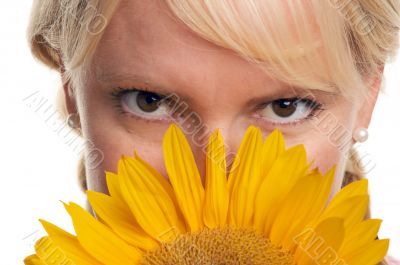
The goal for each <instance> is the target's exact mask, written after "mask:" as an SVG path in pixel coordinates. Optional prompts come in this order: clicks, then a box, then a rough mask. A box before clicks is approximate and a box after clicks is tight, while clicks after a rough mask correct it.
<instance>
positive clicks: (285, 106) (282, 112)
mask: <svg viewBox="0 0 400 265" xmlns="http://www.w3.org/2000/svg"><path fill="white" fill-rule="evenodd" d="M272 109H273V111H274V113H275V114H276V115H278V116H280V117H283V118H286V117H289V116H291V115H292V114H293V113H294V112H295V111H296V109H297V104H296V101H293V100H291V99H279V100H275V101H274V102H272Z"/></svg>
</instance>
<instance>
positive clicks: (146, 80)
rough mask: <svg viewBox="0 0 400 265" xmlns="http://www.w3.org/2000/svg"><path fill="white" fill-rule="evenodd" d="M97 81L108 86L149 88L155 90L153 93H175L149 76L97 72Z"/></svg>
mask: <svg viewBox="0 0 400 265" xmlns="http://www.w3.org/2000/svg"><path fill="white" fill-rule="evenodd" d="M96 80H97V81H99V82H101V83H104V84H106V85H115V84H116V83H128V84H130V83H132V82H134V83H133V84H132V86H134V85H136V84H137V85H142V86H146V88H147V86H148V88H149V89H152V90H154V91H153V92H157V93H160V94H170V93H172V92H173V91H171V90H170V89H168V88H167V87H166V86H165V85H163V84H161V83H159V82H157V81H156V80H153V79H152V78H150V77H149V76H145V75H141V74H139V73H123V72H115V73H113V72H111V73H104V72H101V73H99V72H97V73H96Z"/></svg>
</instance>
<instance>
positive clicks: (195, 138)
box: [183, 121, 246, 184]
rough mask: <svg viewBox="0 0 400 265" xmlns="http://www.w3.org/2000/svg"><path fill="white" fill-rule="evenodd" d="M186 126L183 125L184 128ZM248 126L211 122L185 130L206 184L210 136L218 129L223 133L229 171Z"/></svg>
mask: <svg viewBox="0 0 400 265" xmlns="http://www.w3.org/2000/svg"><path fill="white" fill-rule="evenodd" d="M184 129H185V128H184V127H183V130H184ZM245 129H246V128H241V127H239V126H235V125H232V124H229V123H224V122H221V121H220V122H212V123H211V122H209V123H207V124H204V125H203V126H202V127H201V128H200V129H199V130H197V131H193V130H192V131H191V133H188V132H190V131H189V130H188V131H187V132H185V134H186V137H187V139H188V141H189V144H190V146H191V148H192V151H193V155H194V158H195V160H196V163H197V166H198V169H199V172H200V175H201V177H202V180H203V184H204V177H205V172H206V156H207V146H208V141H209V137H210V136H211V135H212V134H213V133H215V131H216V130H218V131H219V133H220V134H221V136H222V138H223V141H224V146H223V148H222V147H221V149H220V150H224V152H225V159H226V166H227V171H228V170H229V168H230V166H231V165H232V163H233V161H234V158H235V154H236V152H237V150H238V148H239V145H240V142H241V139H242V137H243V135H244V133H245Z"/></svg>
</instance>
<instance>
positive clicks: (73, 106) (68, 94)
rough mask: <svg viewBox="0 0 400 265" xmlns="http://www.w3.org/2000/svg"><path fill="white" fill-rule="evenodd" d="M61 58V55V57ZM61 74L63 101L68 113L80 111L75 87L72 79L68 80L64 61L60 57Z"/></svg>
mask: <svg viewBox="0 0 400 265" xmlns="http://www.w3.org/2000/svg"><path fill="white" fill-rule="evenodd" d="M60 58H61V57H60ZM60 62H61V63H60V64H61V65H60V74H61V81H62V86H63V92H64V93H63V94H64V97H63V101H64V105H65V108H66V110H67V113H66V114H67V115H69V114H75V113H78V107H77V102H76V93H75V91H74V89H75V88H73V87H72V82H71V80H67V78H66V74H65V67H64V63H63V61H62V60H61V59H60Z"/></svg>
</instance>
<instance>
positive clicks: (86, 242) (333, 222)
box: [25, 125, 389, 265]
mask: <svg viewBox="0 0 400 265" xmlns="http://www.w3.org/2000/svg"><path fill="white" fill-rule="evenodd" d="M163 151H164V159H165V166H166V169H167V172H168V177H169V181H168V180H166V179H165V178H164V177H163V176H162V175H161V174H160V173H158V172H157V171H156V170H155V169H154V168H153V167H151V166H150V164H148V163H147V162H145V161H144V160H143V159H141V158H140V157H139V155H138V154H137V153H136V152H135V153H134V155H133V156H132V157H130V156H122V158H121V159H120V161H119V164H118V172H117V173H112V172H106V181H107V186H108V190H109V195H106V194H103V193H98V192H94V191H88V192H87V196H88V199H89V202H90V205H91V207H92V209H93V211H94V213H95V216H96V217H94V216H93V215H92V214H90V213H89V212H87V211H86V210H84V209H83V208H81V207H80V206H78V205H77V204H74V203H69V204H64V206H65V208H66V210H67V212H68V214H69V215H70V217H71V219H72V223H73V226H74V230H75V234H76V235H73V234H70V233H68V232H66V231H64V230H62V229H60V228H59V227H57V226H55V225H53V224H51V223H49V222H46V221H44V220H41V223H42V225H43V227H44V229H45V230H46V232H47V234H48V235H47V236H46V237H43V238H41V239H40V240H39V241H38V242H36V244H35V250H36V254H35V255H31V256H29V257H27V258H26V259H25V264H64V265H65V264H77V265H86V264H90V265H93V264H106V265H116V264H117V265H119V264H121V265H126V264H143V265H146V264H178V265H181V264H217V265H222V264H224V265H229V264H276V265H282V264H299V265H303V264H337V265H342V264H349V265H353V264H354V265H356V264H360V265H368V264H371V265H372V264H377V263H379V262H380V261H381V260H382V259H383V258H384V256H385V255H386V252H387V250H388V245H389V240H378V239H377V233H378V230H379V227H380V224H381V221H380V220H374V219H367V220H366V219H365V218H364V217H365V214H366V211H367V207H368V206H367V205H368V183H367V181H366V180H362V181H357V182H354V183H352V184H350V185H348V186H346V187H345V188H343V189H342V190H341V191H340V192H339V193H338V194H337V195H336V196H335V197H333V198H332V199H331V200H330V202H329V203H328V201H329V195H330V192H331V186H332V182H333V178H334V174H335V167H332V169H331V170H329V171H328V172H327V173H326V174H325V175H323V174H321V173H320V171H319V170H318V168H311V166H312V163H309V162H308V161H307V156H306V152H305V148H304V146H303V145H297V146H294V147H291V148H286V147H285V142H284V138H283V136H282V134H281V132H280V131H279V130H278V129H276V130H275V131H273V132H272V133H271V134H270V135H269V136H268V137H267V138H266V139H265V140H264V141H263V139H262V135H261V131H260V129H259V128H257V127H254V126H250V127H249V128H248V130H247V131H246V133H245V136H244V138H243V140H242V143H241V145H240V147H239V150H238V152H237V154H236V156H235V159H234V161H233V163H232V165H231V167H230V170H229V173H227V171H228V170H227V166H226V154H225V150H224V143H223V139H222V137H221V134H220V132H219V131H218V130H216V131H215V132H214V133H213V134H212V135H211V136H210V137H209V139H208V145H207V148H206V150H205V151H206V170H205V172H206V174H205V177H204V183H203V181H202V178H201V177H200V174H199V171H198V168H197V165H196V162H195V159H194V156H193V153H192V151H191V149H190V146H189V143H188V142H187V140H186V138H185V136H184V134H183V132H182V131H181V130H180V129H179V128H178V127H177V126H176V125H171V126H170V127H169V128H168V130H167V132H166V134H165V136H164V139H163ZM227 174H228V177H226V175H227Z"/></svg>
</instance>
